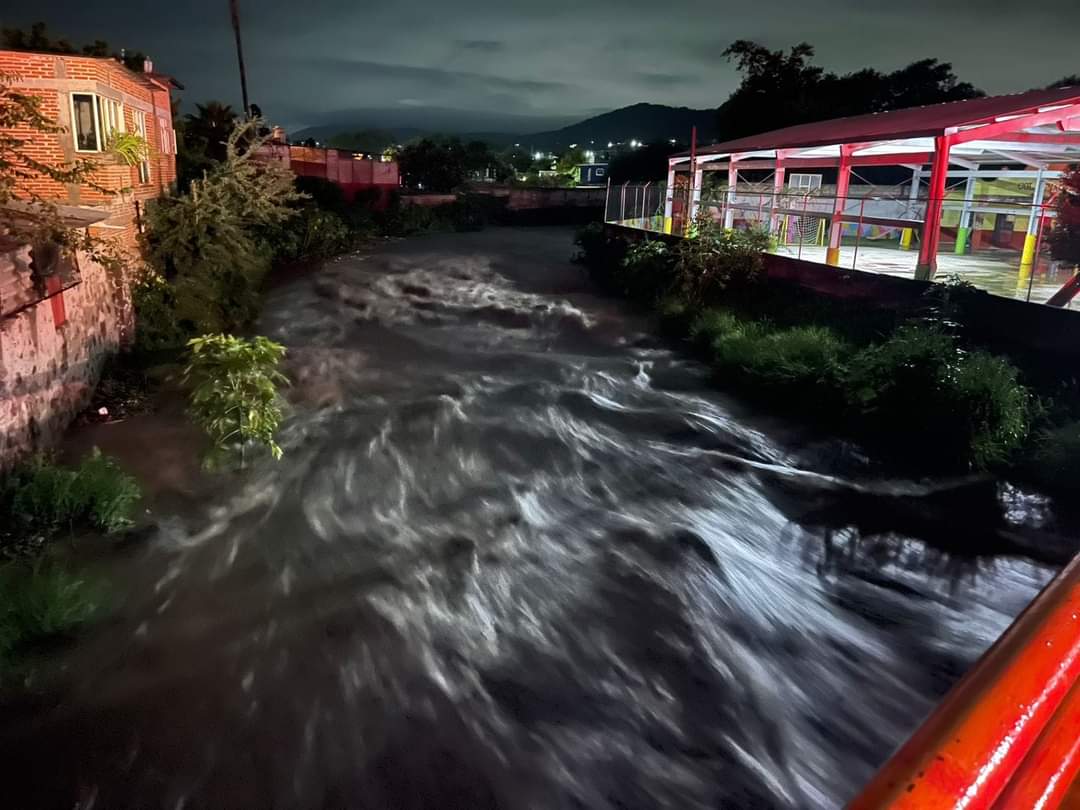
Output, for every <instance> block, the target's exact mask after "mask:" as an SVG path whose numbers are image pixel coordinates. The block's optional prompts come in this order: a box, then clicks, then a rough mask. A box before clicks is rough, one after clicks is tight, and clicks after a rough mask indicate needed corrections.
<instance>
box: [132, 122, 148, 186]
mask: <svg viewBox="0 0 1080 810" xmlns="http://www.w3.org/2000/svg"><path fill="white" fill-rule="evenodd" d="M134 112H135V134H136V135H138V136H139V137H140V138H142V139H143V141H144V142H145V143H146V144H147V145H149V143H150V139H149V138H147V137H146V113H144V112H143V111H142V110H135V111H134ZM139 182H140V183H143V184H145V183H149V182H150V156H149V155H148V154H147V155H146V156H145V157H144V158H143V160H140V161H139Z"/></svg>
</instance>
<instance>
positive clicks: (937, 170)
mask: <svg viewBox="0 0 1080 810" xmlns="http://www.w3.org/2000/svg"><path fill="white" fill-rule="evenodd" d="M951 147H952V142H951V141H950V140H949V137H948V136H947V135H939V136H938V137H936V138H935V139H934V162H933V165H932V167H931V169H930V189H929V191H928V192H927V193H928V194H929V195H930V196H929V199H927V201H926V219H925V221H924V222H923V227H922V243H921V244H920V245H919V263H918V264H917V265H916V266H915V278H917V279H919V280H920V281H930V280H931V279H932V278H933V277H934V273H935V272H936V271H937V252H938V243H939V242H940V241H941V210H942V205H943V203H944V201H945V180H946V177H947V176H948V173H949V149H950V148H951Z"/></svg>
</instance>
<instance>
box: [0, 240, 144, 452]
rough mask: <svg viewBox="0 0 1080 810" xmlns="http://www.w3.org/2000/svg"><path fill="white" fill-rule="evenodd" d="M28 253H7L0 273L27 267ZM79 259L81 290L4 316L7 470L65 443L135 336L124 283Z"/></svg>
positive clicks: (1, 356) (0, 351)
mask: <svg viewBox="0 0 1080 810" xmlns="http://www.w3.org/2000/svg"><path fill="white" fill-rule="evenodd" d="M27 250H28V248H22V249H19V250H16V251H12V252H9V253H0V274H3V273H4V272H5V271H7V272H10V271H11V269H12V266H13V265H14V264H15V263H20V264H21V265H23V266H26V264H27V263H28V257H27V256H26V255H25V254H26V252H27ZM77 262H78V278H79V281H78V283H77V284H75V286H72V287H69V288H68V289H66V290H64V291H62V292H57V293H54V294H52V295H49V296H48V297H46V298H44V299H43V300H41V301H39V302H38V303H36V304H34V305H32V306H30V307H28V308H26V309H23V310H22V311H21V312H18V313H15V314H13V315H9V316H7V317H4V318H2V319H0V466H5V465H7V464H10V463H11V462H12V461H13V460H14V459H16V458H18V457H20V456H21V455H24V454H26V453H28V452H31V451H33V450H36V449H41V448H45V447H47V446H49V445H50V444H51V443H52V442H54V441H56V440H57V439H58V438H59V436H60V435H61V434H62V433H63V431H64V429H65V428H66V427H67V426H68V424H69V423H70V422H71V420H72V418H73V417H74V416H75V415H76V414H78V413H79V411H81V410H82V409H83V408H85V407H86V406H87V405H88V404H89V402H90V399H91V397H92V395H93V392H94V387H95V386H96V384H97V382H98V378H99V376H100V373H101V367H102V365H103V363H104V361H105V359H106V358H107V357H108V356H109V355H110V354H112V353H113V352H115V351H116V349H117V348H118V347H119V346H120V344H121V343H122V342H123V341H124V340H125V339H126V338H127V337H128V335H129V333H130V330H131V327H132V324H131V315H130V308H129V307H128V306H126V305H125V301H124V296H122V295H120V293H119V291H120V289H121V287H122V285H120V284H118V283H117V280H116V279H113V278H111V277H110V275H109V274H108V272H107V271H106V270H105V269H104V268H103V267H101V266H100V265H98V264H96V263H94V262H93V261H91V260H90V259H88V258H87V257H86V256H85V255H81V254H80V255H79V256H78V257H77Z"/></svg>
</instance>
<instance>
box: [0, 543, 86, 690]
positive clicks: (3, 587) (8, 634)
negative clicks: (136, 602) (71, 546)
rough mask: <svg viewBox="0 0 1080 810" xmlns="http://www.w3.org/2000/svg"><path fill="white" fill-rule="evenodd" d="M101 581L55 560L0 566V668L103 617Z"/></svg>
mask: <svg viewBox="0 0 1080 810" xmlns="http://www.w3.org/2000/svg"><path fill="white" fill-rule="evenodd" d="M104 607H105V589H104V588H103V586H102V584H101V583H98V582H95V581H92V580H89V579H85V578H82V577H77V576H75V575H73V574H71V573H69V572H67V571H65V570H64V569H63V568H61V567H59V566H58V565H56V564H55V563H51V562H48V561H43V560H42V561H38V562H36V563H27V562H14V563H8V564H7V565H6V566H4V567H3V568H2V569H0V670H2V669H6V668H7V667H8V666H10V664H11V662H12V661H13V660H14V659H15V658H16V657H17V656H18V655H19V654H20V653H23V652H25V651H26V650H28V649H31V648H33V647H34V646H38V645H41V644H43V643H48V642H50V641H54V640H59V639H64V638H68V637H70V636H71V635H72V634H73V633H74V632H75V631H77V630H78V629H80V628H81V627H83V626H84V625H86V624H87V623H89V622H90V621H92V620H93V619H95V618H97V617H98V616H100V614H101V613H102V611H103V610H104Z"/></svg>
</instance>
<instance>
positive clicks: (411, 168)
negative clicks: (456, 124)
mask: <svg viewBox="0 0 1080 810" xmlns="http://www.w3.org/2000/svg"><path fill="white" fill-rule="evenodd" d="M398 167H399V169H400V170H401V176H402V179H403V180H404V181H405V184H406V185H408V186H412V187H413V188H420V189H423V190H425V191H438V192H448V191H453V190H454V189H455V188H457V187H458V186H460V185H461V184H462V183H464V182H465V179H466V177H467V175H468V167H467V161H466V152H465V147H464V146H463V145H462V143H461V141H460V140H459V139H458V138H441V139H434V138H422V139H421V140H419V141H417V142H416V143H411V144H407V145H406V146H405V147H404V148H403V149H402V150H401V154H399V155H398Z"/></svg>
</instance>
